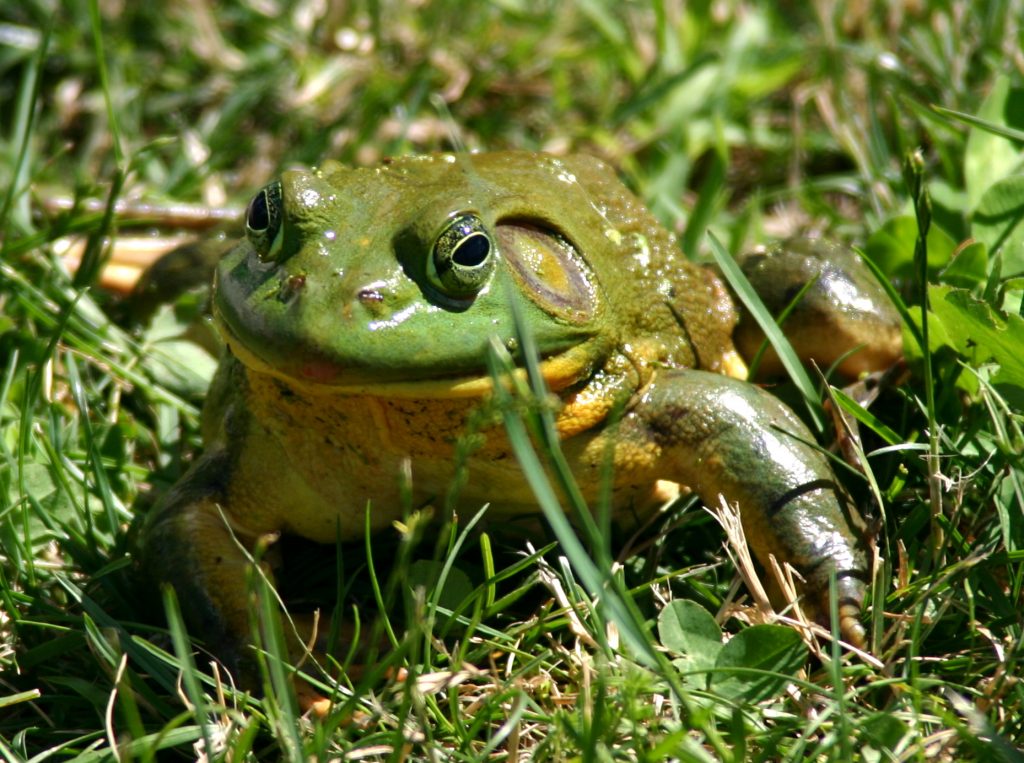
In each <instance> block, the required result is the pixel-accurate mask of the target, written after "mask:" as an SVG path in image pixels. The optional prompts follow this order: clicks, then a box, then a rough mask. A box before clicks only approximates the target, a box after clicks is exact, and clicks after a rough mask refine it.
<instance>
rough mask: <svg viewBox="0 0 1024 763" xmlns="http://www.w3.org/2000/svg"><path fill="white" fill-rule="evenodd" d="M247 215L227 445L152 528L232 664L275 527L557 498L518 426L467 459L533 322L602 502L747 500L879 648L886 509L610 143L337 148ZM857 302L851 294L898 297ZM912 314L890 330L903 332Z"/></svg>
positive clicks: (219, 391) (752, 529) (344, 524)
mask: <svg viewBox="0 0 1024 763" xmlns="http://www.w3.org/2000/svg"><path fill="white" fill-rule="evenodd" d="M244 225H245V232H244V236H242V237H241V238H240V239H239V240H238V241H237V242H236V243H235V244H233V245H232V246H231V247H230V248H229V249H228V250H227V251H226V252H225V253H224V254H223V255H222V256H221V257H220V259H219V261H218V263H217V265H216V272H215V275H214V279H213V289H212V297H211V309H212V314H213V318H214V322H215V325H216V328H217V331H218V332H219V334H220V336H221V337H222V340H223V344H224V351H223V356H222V359H221V361H220V364H219V367H218V369H217V372H216V374H215V376H214V379H213V381H212V383H211V387H210V390H209V393H208V395H207V398H206V401H205V404H204V407H203V414H202V419H201V429H202V436H203V440H204V450H203V453H202V455H201V456H199V457H198V458H197V459H196V461H195V462H194V464H193V465H192V466H191V468H190V469H189V470H188V471H187V472H186V474H185V475H184V476H183V477H182V478H181V479H180V480H179V481H178V482H177V484H175V485H174V486H173V487H172V488H171V489H170V490H168V491H167V492H166V494H164V495H163V496H162V497H161V498H160V499H159V500H158V502H157V503H156V505H155V506H154V508H153V509H152V510H151V511H150V512H149V514H148V516H147V517H146V519H145V523H144V526H143V529H142V533H141V540H140V543H139V554H140V557H141V559H142V564H143V567H144V568H145V569H146V570H147V572H148V574H149V575H150V576H151V577H153V578H155V579H156V581H157V582H158V583H160V584H161V585H169V586H171V587H172V588H174V589H175V591H176V592H177V595H178V598H179V600H181V601H183V602H188V606H187V612H186V614H187V615H188V620H189V622H190V624H191V626H192V628H193V630H194V631H195V632H197V633H198V634H199V635H200V636H201V637H202V638H203V639H204V640H205V642H206V643H207V645H208V646H209V647H210V648H211V649H212V651H213V652H214V653H215V654H216V655H217V656H218V657H219V658H220V659H221V660H222V661H223V662H224V663H225V664H226V665H227V666H228V667H229V668H237V667H238V666H239V665H240V663H242V662H244V661H245V659H246V656H245V655H246V654H247V651H251V648H250V647H251V644H250V632H251V631H250V622H251V616H250V608H251V595H250V587H249V584H248V583H247V579H248V576H249V573H250V572H251V570H252V569H253V566H254V565H255V564H256V563H257V562H256V561H255V559H254V557H255V556H258V555H259V554H258V552H259V551H260V549H262V548H263V547H264V546H265V545H266V544H267V543H268V541H273V540H274V539H275V538H279V537H280V536H282V535H287V534H291V535H295V536H299V537H301V538H305V539H308V540H310V541H313V542H316V543H323V544H335V543H337V542H338V541H339V540H342V541H344V540H352V539H358V538H362V537H363V535H364V533H365V532H366V531H367V529H369V531H371V532H381V531H384V530H386V529H387V528H389V527H392V526H393V525H394V524H395V523H397V522H401V521H402V520H403V517H404V514H403V513H404V512H405V511H406V507H408V506H409V505H410V504H411V505H413V506H426V505H431V504H432V502H435V501H437V500H438V498H439V497H440V496H444V495H446V494H447V491H448V490H449V488H450V486H451V485H452V484H453V481H454V480H456V479H457V477H458V478H459V484H460V489H459V491H458V494H457V502H456V506H455V509H456V510H457V511H458V510H472V511H476V510H478V509H479V507H481V506H483V505H485V504H486V505H487V506H488V508H487V514H488V516H489V517H491V518H492V519H497V520H499V521H500V520H501V518H509V519H514V518H519V517H524V516H529V515H535V514H536V513H537V512H538V511H539V509H538V504H537V499H536V498H535V496H534V494H533V493H532V491H531V489H530V487H529V485H528V483H527V481H526V480H525V479H524V476H523V474H522V471H521V468H520V464H519V462H518V460H517V458H516V455H515V452H514V451H513V449H512V447H511V445H510V444H509V441H508V438H507V436H506V434H505V431H504V429H503V427H502V426H501V425H500V424H495V425H493V426H484V427H482V428H481V427H479V426H477V427H476V431H474V433H473V434H474V437H475V440H474V443H475V444H474V447H473V449H472V450H471V452H470V455H469V456H468V457H466V458H465V459H463V460H462V461H461V463H460V464H458V465H457V464H456V462H457V461H458V460H459V459H456V458H455V453H456V450H457V448H458V447H459V443H460V442H461V441H462V439H463V438H464V437H465V435H466V433H467V431H468V430H469V428H470V425H469V422H470V421H472V420H474V419H473V416H474V412H476V411H479V410H481V408H482V407H483V406H485V405H486V404H487V402H488V401H490V400H492V399H493V397H494V392H495V389H496V387H495V385H496V384H498V383H500V381H497V380H496V379H495V377H494V376H493V375H492V374H491V373H490V372H489V371H488V354H489V353H494V352H497V351H498V350H500V351H501V352H504V353H505V354H506V355H507V357H509V358H512V359H514V360H515V361H516V362H518V363H520V364H521V360H522V345H523V342H522V341H521V336H522V335H524V334H525V335H528V336H529V337H530V338H531V342H532V344H533V345H534V346H535V348H536V349H535V351H536V356H537V364H538V366H537V367H538V368H539V372H540V375H541V377H542V378H543V381H544V383H545V385H546V388H547V390H548V398H549V402H550V405H551V406H552V409H553V411H554V413H553V417H554V426H555V430H556V432H557V435H558V438H559V445H560V448H561V450H562V452H563V454H564V457H565V460H566V462H567V463H568V464H569V466H570V467H571V470H572V473H573V475H574V477H575V480H576V481H577V483H578V485H579V488H580V491H581V494H582V495H583V497H584V498H585V499H587V500H588V501H591V502H596V501H597V500H598V498H599V497H600V496H602V495H607V494H605V493H603V491H605V490H608V491H609V493H610V503H611V505H612V507H613V509H614V512H615V514H616V516H623V517H625V516H636V515H638V514H641V513H642V512H649V511H651V510H654V509H652V507H655V506H657V505H658V503H659V501H660V500H661V498H662V496H663V486H664V485H665V484H673V485H681V486H685V488H686V489H687V490H690V491H693V492H695V493H696V494H697V495H698V496H699V498H700V499H701V500H702V501H703V502H704V503H705V504H707V505H717V504H718V503H719V501H721V500H725V501H726V502H728V503H729V504H730V505H735V506H738V507H739V513H740V516H741V518H742V526H743V529H744V531H745V535H746V539H747V541H748V543H749V544H750V546H751V548H752V550H753V552H754V555H755V556H756V557H757V558H758V559H759V560H760V561H761V563H762V564H764V565H765V566H766V567H767V566H768V565H769V564H770V559H771V558H772V557H774V558H775V559H777V560H779V561H780V562H785V563H788V564H790V565H792V567H793V568H795V570H796V571H797V572H798V573H799V576H800V578H801V579H802V581H803V583H802V594H803V600H804V602H805V607H806V609H807V610H808V611H809V612H811V613H813V616H814V617H816V618H817V619H818V620H819V621H821V622H824V623H828V621H829V614H828V613H829V611H830V610H829V604H830V601H832V600H833V599H834V600H835V601H837V602H838V613H839V614H838V629H839V634H840V635H841V637H843V638H844V639H845V640H846V641H847V642H848V643H850V644H852V645H854V646H863V645H864V643H865V630H864V627H863V625H862V623H861V608H862V605H863V601H864V597H865V591H866V586H867V583H868V576H869V562H868V545H869V541H870V532H869V530H868V528H867V525H866V524H865V521H864V520H863V518H862V517H861V514H860V512H859V510H858V508H857V507H856V506H855V505H854V504H853V502H852V500H851V499H850V498H849V496H848V495H847V493H846V491H845V490H844V489H843V487H842V486H841V484H840V483H839V481H838V480H837V478H836V476H835V474H834V472H833V470H832V468H831V466H830V464H829V459H828V456H827V455H825V454H824V453H823V452H822V451H821V450H820V449H819V448H817V447H816V446H815V445H814V444H813V443H814V437H813V436H812V435H811V433H810V432H809V431H808V429H807V427H806V426H805V425H804V424H803V423H802V422H801V420H800V419H799V417H798V416H797V415H796V414H795V413H794V412H793V411H792V410H791V409H790V408H788V407H787V406H786V405H785V404H783V403H782V402H781V401H780V400H779V399H778V398H777V397H775V396H773V395H772V394H771V393H770V392H768V391H766V390H765V389H763V388H761V387H759V386H757V385H754V384H752V383H750V382H749V381H747V380H746V379H745V375H746V365H745V362H744V360H743V358H742V357H741V356H740V354H739V352H738V351H737V350H736V347H735V346H734V343H733V333H734V330H735V328H736V325H737V322H738V320H739V314H738V310H737V308H736V306H735V304H734V300H733V298H732V297H731V296H730V293H729V291H728V290H727V288H726V287H725V286H724V285H723V281H722V279H721V277H720V276H719V275H718V274H716V273H715V272H714V271H713V270H711V269H709V268H706V267H703V266H700V265H698V264H695V263H694V262H692V261H691V260H690V259H688V258H687V257H686V256H685V255H684V253H683V252H682V251H681V250H680V249H679V246H678V244H677V242H676V238H675V236H674V235H673V234H672V233H670V232H669V231H668V230H667V229H666V228H665V227H663V226H662V225H661V224H660V223H659V222H658V221H657V220H656V219H655V218H654V217H653V215H652V214H651V212H650V211H648V209H647V208H646V207H645V206H644V205H643V203H642V202H641V201H640V200H639V198H638V197H637V196H636V195H634V194H633V193H632V192H631V191H630V190H628V189H627V188H626V186H625V185H624V184H623V183H622V182H621V181H620V179H619V177H618V175H617V174H616V172H615V171H614V170H613V169H612V168H611V167H610V166H609V165H607V164H606V163H604V162H602V161H601V160H599V159H596V158H593V157H589V156H587V155H570V156H554V155H548V154H539V153H533V152H527V151H498V152H481V153H467V152H455V153H435V154H423V155H416V156H409V157H401V158H395V159H391V160H385V161H383V162H381V163H379V164H377V165H375V166H368V167H348V166H345V165H343V164H341V163H338V162H335V161H330V160H329V161H326V162H324V163H323V164H321V165H320V166H319V167H318V168H316V169H290V170H287V171H285V172H283V173H282V174H281V175H280V176H279V177H278V178H277V179H276V180H274V181H272V182H271V183H269V184H268V185H266V186H265V187H264V188H262V189H261V190H260V191H259V192H258V193H257V194H256V195H255V196H254V197H253V198H252V201H251V202H250V204H249V206H248V209H247V211H246V214H245V223H244ZM856 265H857V263H856V262H852V263H851V262H846V263H845V266H856ZM783 269H784V270H789V271H799V270H800V267H793V266H785V267H784V268H783ZM756 270H757V268H754V269H753V270H752V274H753V275H756V272H755V271H756ZM776 277H777V276H775V275H772V276H770V277H769V279H768V280H769V281H771V280H772V279H774V278H776ZM822 280H826V281H829V280H834V281H835V282H836V283H839V284H840V288H839V290H840V292H846V291H849V289H850V288H857V289H861V288H863V285H862V286H857V287H851V286H850V285H849V281H848V280H844V279H843V278H839V277H833V276H832V275H827V277H823V279H822ZM828 299H829V297H827V296H826V298H825V301H826V302H827V301H828ZM858 299H859V300H860V301H859V303H858V300H857V299H850V300H847V301H846V303H844V304H843V306H842V309H841V310H840V312H841V313H842V312H847V313H849V312H850V311H851V310H854V308H853V307H851V304H854V303H856V304H860V308H861V312H866V313H875V314H878V313H884V312H885V310H886V308H885V306H884V305H882V304H878V301H879V300H878V298H877V295H875V294H874V293H872V294H870V295H869V296H867V297H863V298H858ZM854 306H856V305H854ZM862 318H864V316H860V317H859V318H857V320H860V319H862ZM890 323H892V322H891V321H890ZM896 323H897V326H896V328H895V329H893V328H892V326H891V325H890V326H888V327H886V328H885V329H884V330H879V331H878V332H876V333H878V334H879V335H882V334H884V335H885V336H887V337H888V338H889V339H890V340H891V339H892V331H893V330H894V331H896V332H897V335H898V321H897V322H896ZM863 335H864V334H863V333H858V334H857V336H858V337H861V336H863ZM876 362H879V361H877V359H876ZM458 469H461V470H463V471H462V473H461V475H457V474H456V471H457V470H458ZM608 475H610V477H608ZM609 480H610V487H609Z"/></svg>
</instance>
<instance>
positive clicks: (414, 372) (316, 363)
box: [217, 319, 603, 398]
mask: <svg viewBox="0 0 1024 763" xmlns="http://www.w3.org/2000/svg"><path fill="white" fill-rule="evenodd" d="M217 323H218V328H219V330H220V332H221V336H222V337H223V339H224V341H225V344H226V345H227V347H228V349H229V350H230V352H231V353H232V355H234V356H235V358H237V359H238V360H239V361H240V362H241V363H242V364H243V365H244V366H246V368H248V369H250V370H251V371H253V372H255V373H259V374H265V375H268V376H274V377H277V378H279V379H281V380H282V381H285V382H286V383H288V385H289V386H291V387H294V388H298V389H302V390H305V391H308V392H311V393H320V394H351V395H374V396H384V395H387V396H394V397H405V398H415V397H422V398H455V397H482V396H485V395H487V394H489V393H490V392H491V391H492V390H493V389H494V384H495V377H494V376H493V375H492V374H491V373H490V372H489V371H488V369H487V366H486V362H485V359H484V352H485V351H481V353H480V355H479V363H478V366H477V368H475V369H463V368H458V369H452V370H451V372H450V373H438V372H437V369H436V368H434V369H432V373H425V372H424V370H423V369H417V368H405V369H403V370H401V371H400V370H399V369H394V368H391V369H368V368H365V367H348V368H346V367H345V366H344V365H343V364H341V363H339V362H337V361H332V360H329V359H328V358H326V357H324V356H310V355H306V356H303V355H294V356H292V357H291V358H288V359H287V360H285V359H282V358H280V357H278V358H268V357H267V356H265V355H264V354H262V353H259V352H257V351H254V350H253V349H252V348H251V347H250V346H249V344H247V343H246V342H245V341H243V340H242V339H241V337H239V336H238V334H236V333H235V332H234V331H233V330H232V328H231V326H230V324H229V323H227V322H226V321H224V320H223V319H218V321H217ZM599 341H600V340H599V339H598V338H596V337H595V338H592V339H591V340H589V341H586V342H582V343H578V344H574V345H572V346H570V347H568V348H564V349H559V350H557V351H554V352H550V353H546V354H544V355H543V356H542V357H541V358H540V362H539V368H540V372H541V376H542V378H543V379H544V382H545V384H546V385H547V387H548V388H549V389H551V390H553V391H558V390H561V389H565V388H566V387H570V386H572V385H573V384H576V383H577V382H579V381H580V380H582V379H584V378H586V377H588V376H589V375H591V374H592V373H593V370H594V357H595V356H596V355H601V354H603V353H601V351H600V350H599V348H598V347H597V346H596V345H597V343H598V342H599ZM514 373H515V374H516V376H517V377H522V378H525V373H526V371H525V369H523V368H516V369H515V371H514Z"/></svg>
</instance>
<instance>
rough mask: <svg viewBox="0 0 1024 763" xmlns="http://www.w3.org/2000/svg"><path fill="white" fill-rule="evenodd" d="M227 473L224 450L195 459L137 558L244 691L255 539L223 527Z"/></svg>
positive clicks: (156, 515) (146, 530)
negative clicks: (166, 587) (170, 591)
mask: <svg viewBox="0 0 1024 763" xmlns="http://www.w3.org/2000/svg"><path fill="white" fill-rule="evenodd" d="M228 469H229V465H228V463H227V457H226V455H225V454H224V453H223V451H217V450H215V451H213V452H210V453H207V454H206V455H204V456H203V457H202V458H201V459H199V461H197V462H196V464H195V465H194V466H193V467H192V469H191V470H190V471H189V473H188V474H187V475H186V476H185V477H184V478H183V479H182V480H181V481H180V482H179V483H178V484H177V485H175V486H174V487H173V488H172V489H171V490H170V491H169V492H168V493H167V494H166V495H165V496H163V498H162V499H161V500H160V501H159V502H158V503H157V504H156V506H154V507H153V509H152V511H151V512H150V514H149V516H148V517H147V518H146V523H145V525H144V526H143V530H142V535H141V539H140V543H139V554H140V557H141V562H142V568H143V571H144V573H145V574H146V575H147V576H148V577H149V578H151V579H152V580H153V581H155V582H156V583H159V584H165V585H170V586H172V587H173V588H174V590H175V593H176V594H177V597H178V601H179V603H180V605H181V608H182V611H183V613H184V615H185V619H186V622H187V623H188V624H189V627H190V628H191V629H192V630H193V631H194V632H195V635H198V636H199V637H201V638H202V639H203V640H204V642H205V643H206V645H207V646H208V648H209V649H210V651H211V652H213V653H214V654H215V655H217V657H218V658H219V659H220V660H221V661H222V662H223V663H224V665H225V667H226V668H228V670H229V671H231V672H233V673H236V674H239V675H240V676H241V677H242V681H243V684H245V683H246V682H247V681H248V680H249V679H251V678H252V676H251V675H249V674H248V671H249V670H251V667H252V666H251V665H250V664H248V663H249V662H250V660H249V656H248V655H246V654H245V653H244V652H245V645H246V644H247V643H249V641H250V639H249V638H248V634H249V632H250V624H249V612H250V610H251V593H250V591H251V586H250V585H249V582H248V575H249V574H250V572H251V570H252V561H251V555H250V551H251V549H252V548H253V547H254V543H255V539H256V538H255V536H254V535H251V534H247V533H242V532H240V531H239V528H236V527H232V526H229V524H228V521H227V518H226V514H225V512H224V511H223V507H224V506H225V501H226V488H225V485H224V483H225V479H226V475H227V473H228ZM239 671H241V673H239Z"/></svg>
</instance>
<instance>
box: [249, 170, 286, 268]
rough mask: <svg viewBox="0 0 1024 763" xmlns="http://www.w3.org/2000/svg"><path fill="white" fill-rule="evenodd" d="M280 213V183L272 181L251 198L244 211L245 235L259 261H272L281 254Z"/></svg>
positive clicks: (282, 227)
mask: <svg viewBox="0 0 1024 763" xmlns="http://www.w3.org/2000/svg"><path fill="white" fill-rule="evenodd" d="M281 212H282V210H281V183H280V181H274V182H273V183H271V184H270V185H267V186H265V187H264V188H263V189H262V190H261V191H260V192H259V193H257V194H256V195H255V196H253V198H252V201H250V202H249V208H248V209H247V210H246V211H245V235H246V236H247V237H248V238H249V242H250V243H251V244H252V245H253V247H254V248H255V249H256V254H258V255H259V258H260V259H261V260H264V261H269V260H274V259H276V258H277V256H278V254H279V253H280V252H281V242H282V239H283V238H284V226H283V225H282V224H281V220H282V214H281Z"/></svg>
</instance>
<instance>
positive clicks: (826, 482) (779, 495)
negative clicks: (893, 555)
mask: <svg viewBox="0 0 1024 763" xmlns="http://www.w3.org/2000/svg"><path fill="white" fill-rule="evenodd" d="M620 431H621V433H622V435H625V436H627V437H630V438H632V437H640V438H642V439H644V440H645V441H647V442H651V443H653V444H655V445H656V446H657V447H658V449H659V450H660V454H661V455H660V460H659V462H660V464H662V466H663V468H662V470H661V471H660V472H659V475H658V476H659V477H662V478H666V479H672V480H676V481H678V482H681V483H684V484H686V485H689V486H690V487H692V488H693V489H694V490H695V491H696V492H697V493H698V494H699V495H700V496H701V498H702V499H703V500H704V502H705V503H707V504H709V505H714V504H717V503H718V500H719V499H718V496H719V495H722V496H724V497H725V499H726V500H727V501H728V502H729V503H730V504H734V503H735V504H738V505H739V508H740V515H741V518H742V523H743V529H744V532H745V535H746V538H747V541H748V543H749V544H750V546H751V548H752V549H753V551H754V554H755V556H756V557H757V558H758V559H759V560H760V561H761V563H762V564H764V565H765V567H768V566H769V565H768V558H769V555H772V554H773V555H774V556H775V557H776V559H777V560H778V561H779V562H780V563H781V562H788V563H789V564H791V565H792V566H793V567H794V568H795V569H796V570H797V571H798V572H799V573H800V575H801V576H802V577H803V578H804V580H805V581H806V583H805V593H806V601H807V604H808V605H809V606H808V608H809V609H810V610H811V612H812V614H813V616H814V617H815V618H816V619H818V620H819V621H821V622H823V623H824V624H827V623H828V613H829V596H830V595H831V594H830V586H829V581H830V578H831V577H832V576H833V575H834V576H835V579H836V591H835V594H836V596H837V597H838V602H839V619H840V629H841V633H842V635H843V637H844V638H845V639H846V640H847V641H849V642H850V643H853V644H854V645H857V646H860V645H862V644H863V642H864V629H863V627H862V626H861V624H860V622H859V620H860V608H861V603H862V602H863V600H864V592H865V586H866V579H867V574H868V573H867V563H866V553H865V549H864V545H865V543H864V541H865V537H864V536H865V530H864V527H863V521H862V520H861V519H860V517H859V515H858V514H857V512H856V510H855V508H854V507H853V506H851V505H850V504H849V502H848V501H847V500H846V497H845V495H844V493H843V491H842V489H841V488H840V486H839V485H838V484H837V482H836V478H835V475H834V474H833V473H832V470H831V468H830V467H829V465H828V462H827V460H826V458H825V456H823V455H822V454H821V453H820V452H819V451H817V450H816V449H815V448H813V447H812V446H811V445H809V444H807V443H809V442H810V441H811V440H812V436H811V434H810V432H808V431H807V429H806V427H804V425H803V424H802V423H801V422H800V421H799V419H797V417H796V416H795V415H794V414H793V412H792V411H790V410H789V409H788V408H787V407H786V406H785V405H784V404H783V403H781V402H780V401H779V400H777V399H776V398H775V397H773V396H772V395H770V394H768V393H767V392H764V391H763V390H760V389H758V388H757V387H754V386H753V385H750V384H747V383H745V382H740V381H737V380H734V379H729V378H727V377H723V376H719V375H717V374H711V373H707V372H703V371H669V372H665V373H661V374H659V375H658V376H657V377H656V378H655V380H654V381H653V383H652V384H650V385H649V386H648V387H647V389H645V390H644V391H643V393H642V395H641V398H640V402H639V403H638V404H637V405H636V406H635V407H634V408H633V409H632V410H631V411H630V412H629V413H628V415H627V416H626V418H625V419H624V421H623V422H622V429H621V430H620Z"/></svg>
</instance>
